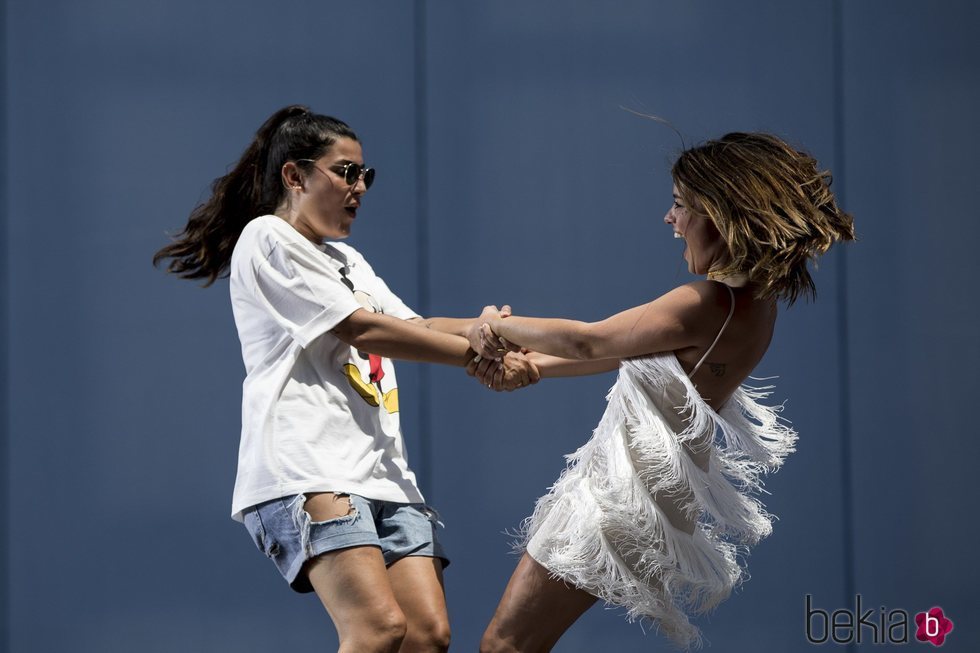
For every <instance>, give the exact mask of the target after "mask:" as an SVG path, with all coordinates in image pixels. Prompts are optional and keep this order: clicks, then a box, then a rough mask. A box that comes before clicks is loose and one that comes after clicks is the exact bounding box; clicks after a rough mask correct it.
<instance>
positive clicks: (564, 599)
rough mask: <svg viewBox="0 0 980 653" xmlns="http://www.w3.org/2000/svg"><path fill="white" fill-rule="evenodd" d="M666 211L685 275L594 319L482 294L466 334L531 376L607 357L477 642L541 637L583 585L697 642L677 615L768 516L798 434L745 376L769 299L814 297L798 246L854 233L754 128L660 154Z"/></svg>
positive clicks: (803, 161) (586, 597)
mask: <svg viewBox="0 0 980 653" xmlns="http://www.w3.org/2000/svg"><path fill="white" fill-rule="evenodd" d="M672 176H673V178H674V191H673V195H674V202H673V205H672V206H671V208H670V210H669V211H668V212H667V215H666V216H665V218H664V221H665V222H666V223H667V225H668V226H670V227H671V229H672V230H673V234H674V237H675V238H680V239H683V241H684V244H685V248H684V254H683V256H684V259H685V260H686V261H687V264H688V269H689V271H690V272H691V273H692V274H695V275H705V276H706V277H707V278H706V279H705V280H699V281H694V282H691V283H688V284H685V285H683V286H680V287H679V288H675V289H674V290H672V291H670V292H668V293H667V294H665V295H663V296H662V297H659V298H658V299H656V300H654V301H652V302H650V303H648V304H645V305H642V306H638V307H636V308H632V309H629V310H626V311H623V312H622V313H619V314H617V315H613V316H611V317H609V318H607V319H605V320H602V321H600V322H595V323H584V322H576V321H572V320H562V319H540V318H526V317H515V316H509V317H505V316H504V315H501V314H498V313H497V312H496V311H495V309H494V308H493V307H488V308H487V310H485V311H484V314H483V316H481V317H482V318H483V324H482V325H478V326H476V327H474V328H473V329H472V330H471V332H470V334H469V338H470V344H471V346H472V347H473V348H474V350H475V351H477V353H479V354H481V355H482V356H484V357H485V358H486V359H487V360H486V361H485V362H482V363H480V364H479V366H476V367H475V372H476V373H477V375H478V376H483V375H484V374H485V373H486V371H487V370H488V369H492V365H493V364H492V363H489V362H487V361H488V360H489V359H490V358H492V357H493V356H494V352H495V351H497V350H498V349H499V348H500V347H501V345H507V346H512V347H516V346H520V347H525V348H528V349H531V350H533V352H535V353H533V354H530V355H529V357H530V358H531V360H532V362H533V363H534V364H535V365H537V367H538V369H539V371H540V373H541V376H542V377H548V376H571V375H582V374H594V373H598V372H603V371H608V370H613V369H617V368H618V370H619V374H618V378H617V381H616V384H615V385H614V386H613V388H612V390H611V391H610V393H609V396H608V406H607V409H606V412H605V414H604V415H603V417H602V420H601V421H600V423H599V426H598V427H597V428H596V430H595V432H594V433H593V436H592V438H591V439H590V440H589V442H588V443H586V444H585V445H584V446H583V447H582V448H580V449H579V450H578V451H577V452H576V453H575V454H573V455H572V456H570V457H569V465H568V467H567V469H566V470H565V471H564V472H563V474H562V476H561V478H559V479H558V481H557V482H556V483H555V485H554V486H552V488H551V490H550V491H549V492H548V494H547V495H546V496H544V497H542V498H541V499H540V500H539V501H538V503H537V505H536V507H535V510H534V514H533V515H532V516H531V517H530V518H529V519H528V520H527V521H526V522H525V524H524V528H525V538H524V541H523V545H524V548H525V553H524V555H523V557H522V558H521V560H520V562H519V563H518V565H517V569H516V570H515V571H514V573H513V575H512V577H511V579H510V582H509V584H508V585H507V588H506V590H505V592H504V595H503V597H502V599H501V600H500V604H499V605H498V607H497V610H496V613H495V614H494V616H493V619H492V620H491V623H490V625H489V626H488V628H487V630H486V633H485V634H484V638H483V642H482V647H481V650H482V651H485V652H488V653H489V652H496V651H508V652H513V651H547V650H550V649H551V647H552V646H554V644H555V643H556V642H557V641H558V639H559V637H561V635H562V633H564V632H565V630H567V629H568V628H569V627H570V626H571V625H572V623H573V622H574V621H575V620H576V619H577V618H578V617H579V616H580V615H581V614H582V613H584V612H585V611H586V610H587V609H588V608H589V607H590V606H591V605H592V604H593V603H594V602H595V601H596V599H602V600H603V601H605V602H607V603H609V604H612V605H616V606H620V607H623V608H625V609H626V610H627V611H628V617H629V618H630V619H637V618H639V619H649V620H652V621H653V622H654V623H656V624H657V626H658V628H659V629H660V630H661V631H663V632H664V633H665V634H666V635H668V636H669V637H671V638H672V639H673V640H674V641H675V642H677V643H678V644H679V645H681V646H684V647H689V646H691V645H693V644H695V643H697V642H698V641H699V638H700V633H699V631H698V629H697V628H696V627H695V626H694V625H692V624H691V622H690V621H689V618H688V615H689V614H696V613H701V612H704V611H706V610H709V609H711V608H712V607H714V606H715V605H717V604H718V603H719V602H721V601H722V600H724V599H725V598H726V597H727V596H728V595H729V594H730V592H731V590H732V589H733V587H735V585H736V584H737V583H738V582H739V581H740V580H742V578H743V573H744V572H743V569H742V567H741V565H740V558H741V557H743V556H742V554H744V549H743V547H744V546H746V545H750V544H753V543H755V542H757V541H758V540H759V539H761V538H763V537H765V536H766V535H768V534H769V533H770V531H771V524H770V521H771V516H770V515H768V514H767V513H766V512H765V510H764V508H763V506H762V504H761V503H760V502H759V501H758V499H757V498H755V496H754V495H755V493H756V492H757V491H758V490H759V489H760V485H761V482H760V476H761V475H762V474H763V473H764V472H768V471H773V470H775V469H777V468H778V467H779V466H780V465H781V464H782V462H783V459H784V458H785V456H786V455H787V454H788V453H790V452H791V451H793V447H794V442H795V440H796V434H795V433H794V432H793V431H792V430H791V429H790V428H788V427H787V426H786V425H784V424H782V423H780V421H779V420H778V418H777V410H778V408H774V407H769V406H765V405H763V404H762V403H760V402H759V400H760V399H762V398H764V397H765V396H767V394H768V393H767V392H764V391H760V390H754V389H751V388H747V387H743V386H742V385H741V383H742V382H744V381H745V379H746V378H747V377H748V375H749V373H750V372H751V371H752V368H754V367H755V365H756V364H757V363H758V362H759V361H760V360H761V359H762V356H763V355H764V354H765V352H766V349H767V348H768V346H769V341H770V339H771V337H772V334H773V329H774V326H775V321H776V313H777V301H778V300H783V301H785V302H786V303H787V304H792V303H793V302H794V301H795V300H796V299H797V298H799V297H800V296H813V295H814V293H815V288H814V285H813V281H812V279H811V277H810V274H809V273H808V272H807V268H806V265H807V262H808V261H809V260H811V259H816V258H817V257H818V256H820V255H822V254H823V253H825V252H826V251H827V250H828V249H829V248H830V246H831V245H832V244H833V243H835V242H837V241H848V240H852V239H853V238H854V226H853V221H852V219H851V216H849V215H848V214H846V213H844V212H843V211H842V210H841V209H839V208H838V206H837V203H836V200H835V198H834V195H833V193H832V192H831V191H830V188H829V185H830V175H829V173H828V172H821V171H820V170H819V169H818V168H817V162H816V161H815V160H814V159H813V158H812V157H810V156H809V155H807V154H805V153H803V152H799V151H797V150H796V149H794V148H792V147H790V146H789V145H787V144H786V143H785V142H783V141H782V140H780V139H778V138H776V137H774V136H770V135H767V134H744V133H733V134H728V135H726V136H724V137H722V138H720V139H718V140H713V141H709V142H707V143H705V144H704V145H701V146H699V147H695V148H693V149H690V150H687V151H685V152H683V153H682V154H681V156H680V157H679V159H678V160H677V162H676V163H675V164H674V166H673V169H672Z"/></svg>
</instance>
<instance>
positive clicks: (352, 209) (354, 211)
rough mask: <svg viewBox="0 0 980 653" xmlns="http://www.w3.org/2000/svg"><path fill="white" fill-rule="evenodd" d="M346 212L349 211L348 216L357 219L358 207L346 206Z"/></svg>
mask: <svg viewBox="0 0 980 653" xmlns="http://www.w3.org/2000/svg"><path fill="white" fill-rule="evenodd" d="M344 210H345V211H347V215H349V216H350V217H352V218H355V217H357V207H356V206H345V207H344Z"/></svg>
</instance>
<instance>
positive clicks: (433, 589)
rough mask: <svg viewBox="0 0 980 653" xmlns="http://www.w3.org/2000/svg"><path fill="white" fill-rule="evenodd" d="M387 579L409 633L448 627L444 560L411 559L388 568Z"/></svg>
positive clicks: (411, 557)
mask: <svg viewBox="0 0 980 653" xmlns="http://www.w3.org/2000/svg"><path fill="white" fill-rule="evenodd" d="M388 579H389V581H390V582H391V588H392V592H393V593H394V595H395V600H396V601H398V605H399V607H401V609H402V612H403V613H404V614H405V620H406V622H407V623H408V630H409V633H411V632H412V630H413V629H417V630H423V631H433V630H442V629H448V628H449V616H448V614H447V612H446V594H445V586H444V585H443V580H442V560H440V559H439V558H429V557H425V556H409V557H407V558H402V559H401V560H399V561H398V562H396V563H394V564H392V565H391V566H390V567H388Z"/></svg>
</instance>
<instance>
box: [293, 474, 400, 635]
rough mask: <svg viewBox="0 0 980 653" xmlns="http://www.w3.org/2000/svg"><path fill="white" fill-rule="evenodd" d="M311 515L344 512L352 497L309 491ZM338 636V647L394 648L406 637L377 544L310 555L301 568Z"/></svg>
mask: <svg viewBox="0 0 980 653" xmlns="http://www.w3.org/2000/svg"><path fill="white" fill-rule="evenodd" d="M304 508H305V509H306V511H307V512H308V513H310V516H311V517H312V518H313V519H314V520H315V521H326V520H329V519H334V518H336V517H341V516H343V515H346V514H347V513H348V512H349V511H350V510H351V506H350V499H349V497H344V496H335V495H333V494H332V493H324V494H316V495H311V496H309V498H308V500H307V502H306V505H305V506H304ZM304 573H306V574H307V575H308V577H309V579H310V584H311V585H313V589H314V590H316V594H317V596H318V597H319V598H320V602H321V603H323V607H325V608H326V609H327V612H328V613H329V614H330V618H331V619H333V622H334V626H335V627H336V628H337V634H338V635H339V637H340V648H339V649H338V653H396V652H397V651H398V647H399V646H401V643H402V640H403V639H404V637H405V631H406V625H405V615H404V614H403V613H402V610H401V608H400V607H399V606H398V602H397V601H396V600H395V595H394V592H393V591H392V588H391V583H390V581H389V579H388V572H387V570H386V569H385V562H384V558H383V557H382V555H381V550H380V549H378V548H377V547H373V546H357V547H352V548H349V549H341V550H340V551H331V552H330V553H324V554H323V555H320V556H317V557H316V558H314V559H313V560H310V561H309V562H308V563H307V565H306V568H305V570H304Z"/></svg>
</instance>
